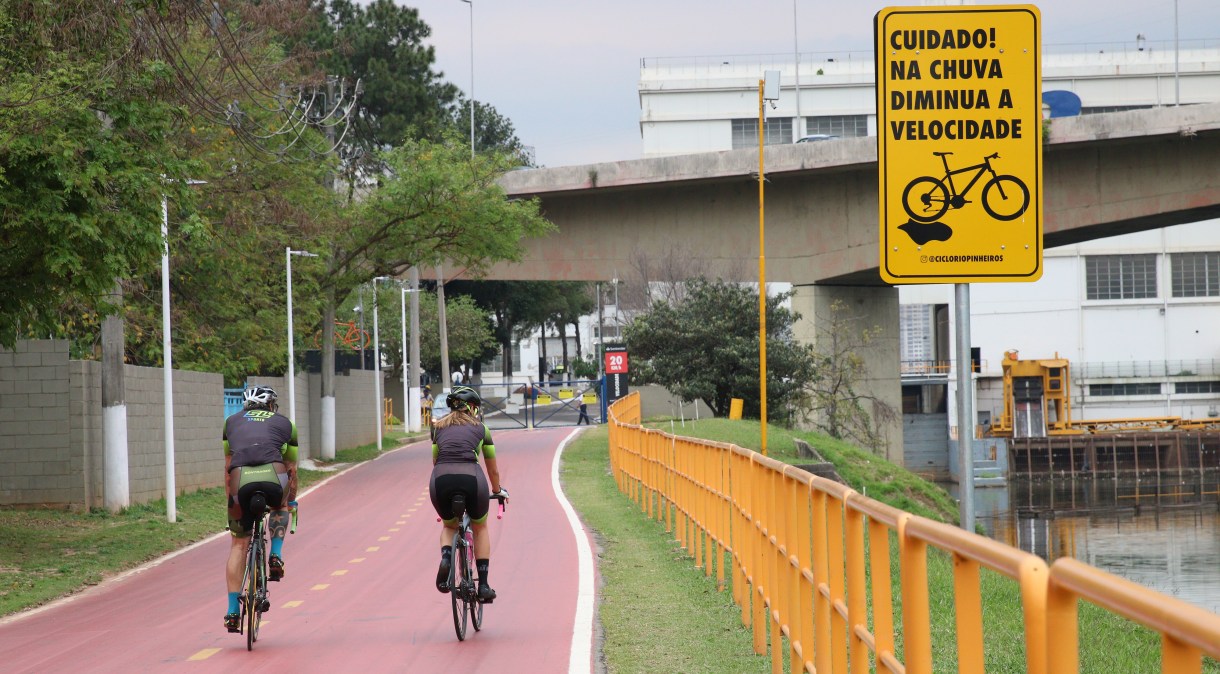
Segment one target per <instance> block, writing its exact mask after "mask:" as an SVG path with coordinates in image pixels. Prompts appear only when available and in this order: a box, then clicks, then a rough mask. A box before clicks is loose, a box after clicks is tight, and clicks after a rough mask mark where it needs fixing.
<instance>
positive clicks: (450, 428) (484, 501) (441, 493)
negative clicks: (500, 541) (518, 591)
mask: <svg viewBox="0 0 1220 674" xmlns="http://www.w3.org/2000/svg"><path fill="white" fill-rule="evenodd" d="M445 401H446V402H447V403H448V405H449V409H450V410H451V411H450V412H449V414H446V415H445V416H443V417H441V418H440V419H435V420H433V422H432V464H433V468H432V479H431V481H430V482H429V484H428V495H429V496H430V497H431V499H432V507H433V508H435V509H436V514H437V515H439V516H440V518H441V520H442V528H441V565H440V569H439V570H437V572H436V589H437V590H439V591H441V592H448V591H449V569H450V568H452V566H453V546H452V545H451V544H452V542H453V537H454V535H455V534H457V528H458V521H457V518H455V517H454V513H453V495H454V494H455V493H457V492H461V493H464V494H465V495H466V511H467V512H468V513H470V522H471V529H472V531H473V533H474V557H475V568H476V569H477V570H478V574H479V599H480V600H482V601H484V602H490V601H491V600H493V599H495V598H496V591H495V590H493V589H491V586H489V585H488V584H487V568H488V565H489V564H490V558H491V541H490V540H488V538H487V514H488V511H489V507H488V505H489V504H488V499H489V498H490V495H491V494H498V495H501V496H504V497H507V496H508V491H506V490H505V489H504V488H503V487H502V486H501V485H500V471H499V469H498V468H497V467H496V446H495V445H494V444H492V441H491V430H490V429H488V428H487V426H486V424H484V423H483V422H482V421H480V420H479V416H478V415H479V406H480V405H481V404H482V400H480V399H479V394H478V393H476V392H475V390H474V389H472V388H470V387H469V386H457V387H454V389H453V391H452V392H450V393H449V395H448V396H447V397H446V398H445ZM479 454H482V455H483V461H484V463H485V465H486V466H487V476H486V477H485V476H484V475H483V469H481V468H479ZM489 478H490V481H491V491H488V484H487V483H488V479H489Z"/></svg>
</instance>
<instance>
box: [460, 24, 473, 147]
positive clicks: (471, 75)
mask: <svg viewBox="0 0 1220 674" xmlns="http://www.w3.org/2000/svg"><path fill="white" fill-rule="evenodd" d="M462 2H464V3H466V4H467V5H470V158H471V159H474V2H473V0H462Z"/></svg>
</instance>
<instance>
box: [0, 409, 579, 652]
mask: <svg viewBox="0 0 1220 674" xmlns="http://www.w3.org/2000/svg"><path fill="white" fill-rule="evenodd" d="M571 434H572V429H571V428H553V429H542V430H533V431H499V432H496V433H495V441H496V449H497V456H498V458H499V465H500V470H501V475H502V478H503V483H504V485H505V487H507V488H508V489H509V491H510V493H511V494H512V498H511V500H510V501H509V504H508V511H507V513H506V515H505V517H504V519H503V520H499V521H496V520H495V519H494V518H495V515H494V514H493V515H492V522H491V524H490V528H489V531H490V532H491V540H492V556H491V570H490V577H489V581H490V583H491V585H492V586H493V587H495V588H496V591H497V592H498V594H499V597H498V598H497V599H496V601H495V602H494V603H493V604H490V605H488V606H487V607H486V609H485V611H484V625H483V630H482V631H481V632H477V633H475V632H474V630H473V628H471V629H470V630H469V632H468V635H467V638H466V641H465V642H459V641H458V640H457V637H456V635H455V634H454V630H453V620H452V614H451V611H450V604H449V597H448V595H442V594H440V593H438V592H437V591H436V588H435V587H434V581H435V575H436V564H437V560H438V559H439V541H438V536H439V533H438V532H439V528H440V524H439V523H438V522H437V521H436V515H435V513H434V512H433V510H432V507H431V505H430V503H429V501H428V476H429V473H430V471H431V453H430V451H429V446H428V445H425V444H423V443H415V444H413V445H409V446H407V447H406V448H403V449H400V450H397V451H393V452H390V453H388V454H386V455H384V456H382V457H380V458H379V459H377V460H376V461H371V462H368V463H364V464H360V465H357V466H355V467H353V468H352V469H350V470H348V471H346V472H344V473H342V474H339V475H337V476H335V477H334V478H331V479H330V480H328V481H327V482H325V483H323V484H321V485H319V486H318V487H316V488H315V489H313V490H311V491H309V492H307V493H305V494H303V495H301V497H300V498H299V499H298V500H299V501H300V504H301V508H300V525H299V527H298V530H297V533H296V534H295V535H290V536H289V537H288V540H287V542H286V543H285V546H284V556H285V562H286V564H287V573H286V576H285V578H284V580H283V581H282V582H279V583H271V584H270V591H271V605H272V609H271V611H270V612H268V613H267V614H266V615H265V616H264V620H263V625H262V628H261V630H260V632H259V640H258V642H257V643H256V644H255V646H254V650H253V651H251V652H247V650H246V641H245V636H243V635H238V634H229V633H227V632H226V631H225V630H224V628H223V626H222V624H221V618H222V617H223V614H224V612H225V607H226V602H225V588H224V562H225V558H226V556H227V554H228V547H229V541H228V540H227V534H225V535H224V536H218V537H216V538H213V539H209V540H207V541H204V542H202V543H200V544H197V545H195V546H193V547H191V548H188V549H186V550H185V551H182V552H180V553H176V554H174V555H171V556H169V557H166V558H163V559H162V560H159V561H157V562H155V563H153V564H151V565H148V566H146V567H143V568H141V569H139V570H136V571H135V572H132V573H128V574H125V575H123V576H120V577H119V578H116V579H113V580H110V581H107V582H105V583H103V584H101V585H99V586H97V587H95V588H93V589H91V590H88V591H86V592H84V593H81V594H79V595H76V596H75V597H72V598H69V599H67V600H61V601H59V602H56V603H54V604H51V605H49V606H48V607H46V608H44V609H40V610H36V611H34V612H31V613H27V614H24V615H19V616H16V617H10V618H7V619H5V620H4V621H0V671H4V672H11V673H17V672H74V673H75V672H124V673H130V672H175V671H189V672H200V673H203V672H230V671H237V670H239V669H240V670H247V671H248V670H253V669H255V668H258V669H259V670H261V671H280V672H297V673H300V672H361V673H362V674H371V673H374V672H420V673H429V672H495V673H497V674H510V673H513V672H530V673H531V674H546V673H547V672H588V671H590V669H591V664H590V663H591V659H592V657H591V639H592V634H591V630H592V615H593V607H592V603H593V601H594V596H593V586H594V584H593V578H592V575H593V566H592V560H591V558H590V554H589V550H590V547H589V545H588V538H587V536H586V534H585V532H584V531H583V530H580V531H579V533H575V532H574V529H573V522H575V517H574V515H573V514H571V510H570V507H568V506H567V505H566V501H565V500H564V499H563V498H562V495H560V494H557V493H556V486H557V484H558V480H557V477H556V476H555V475H554V473H555V470H556V467H557V464H558V462H557V460H556V459H557V452H558V451H559V449H560V447H561V443H563V442H564V441H565V439H567V438H568V437H569V436H570V435H571ZM493 505H494V504H493ZM219 512H220V509H219V507H218V513H219ZM493 512H494V510H493ZM219 526H222V525H221V524H220V523H219V522H218V527H219ZM577 526H578V525H577Z"/></svg>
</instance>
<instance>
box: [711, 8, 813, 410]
mask: <svg viewBox="0 0 1220 674" xmlns="http://www.w3.org/2000/svg"><path fill="white" fill-rule="evenodd" d="M792 55H793V57H794V59H795V60H796V123H795V124H793V125H792V136H793V138H792V140H793V141H797V140H799V139H801V138H802V137H804V135H805V131H804V129H802V128H801V49H800V43H799V41H798V40H797V37H796V0H792ZM695 409H699V407H698V406H697V405H696V406H695Z"/></svg>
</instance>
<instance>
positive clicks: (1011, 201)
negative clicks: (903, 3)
mask: <svg viewBox="0 0 1220 674" xmlns="http://www.w3.org/2000/svg"><path fill="white" fill-rule="evenodd" d="M932 154H934V155H936V156H937V157H940V161H941V163H942V164H944V166H945V175H944V177H943V178H933V177H931V176H921V177H919V178H916V179H914V180H912V181H911V182H910V183H908V184H907V186H906V189H904V190H903V191H902V207H903V209H905V210H906V212H907V215H909V216H911V219H912V220H915V221H917V222H935V221H936V220H939V219H940V217H941V216H942V215H944V214H945V212H946V211H948V210H949V207H950V206H952V207H953V208H961V207H963V206H965V205H966V204H968V203H970V201H969V200H967V199H966V194H968V193H969V192H970V190H971V188H973V187H974V185H975V184H976V183H977V182H978V181H979V179H980V178H982V177H983V175H984V174H989V175H990V176H991V178H990V179H988V180H987V182H986V183H984V184H983V196H982V203H983V210H985V211H987V214H988V215H990V216H991V217H993V218H995V219H996V220H1004V221H1008V220H1016V219H1017V218H1019V217H1021V214H1023V213H1025V209H1027V208H1029V188H1028V187H1026V186H1025V183H1024V182H1022V181H1021V179H1020V178H1018V177H1016V176H1010V175H1000V174H997V173H996V171H995V169H994V168H992V167H991V160H992V159H999V158H1000V153H999V152H996V153H995V154H991V155H988V156H986V157H983V163H981V164H975V165H974V166H967V167H966V168H960V169H955V170H951V169H950V168H949V160H948V159H946V157H948V155H951V154H953V153H952V152H933V153H932ZM969 171H974V172H975V173H974V177H973V178H971V179H970V182H969V183H966V186H965V187H964V188H962V190H961V191H960V192H958V191H957V186H956V185H954V183H953V176H955V175H958V174H961V173H966V172H969Z"/></svg>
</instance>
